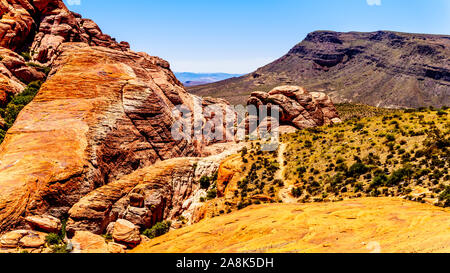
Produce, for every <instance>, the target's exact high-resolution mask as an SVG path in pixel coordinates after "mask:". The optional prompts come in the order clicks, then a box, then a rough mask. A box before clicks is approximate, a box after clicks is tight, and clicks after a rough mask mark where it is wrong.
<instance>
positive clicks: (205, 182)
mask: <svg viewBox="0 0 450 273" xmlns="http://www.w3.org/2000/svg"><path fill="white" fill-rule="evenodd" d="M210 186H211V179H210V178H209V177H208V176H202V178H200V187H201V188H202V189H204V190H207V189H209V187H210Z"/></svg>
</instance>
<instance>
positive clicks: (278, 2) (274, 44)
mask: <svg viewBox="0 0 450 273" xmlns="http://www.w3.org/2000/svg"><path fill="white" fill-rule="evenodd" d="M79 1H81V3H80V5H68V7H69V9H71V10H73V11H76V12H79V13H81V14H82V15H83V16H84V17H85V18H91V19H93V20H94V21H95V22H96V23H97V24H99V26H100V27H101V28H102V30H103V32H105V33H107V34H109V35H111V36H113V37H115V38H117V39H118V40H119V41H121V40H124V41H128V42H129V43H130V44H131V47H132V49H133V50H136V51H145V52H147V53H149V54H151V55H156V56H160V57H162V58H164V59H166V60H168V61H169V62H170V63H171V65H172V69H173V70H174V71H177V72H182V71H188V72H228V73H247V72H251V71H253V70H255V69H256V68H258V67H260V66H262V65H265V64H267V63H269V62H271V61H273V60H275V59H277V58H279V57H281V56H282V55H284V54H285V53H286V52H287V51H288V50H289V49H290V48H292V47H293V46H294V45H295V44H297V43H298V42H300V41H301V40H303V39H304V38H305V36H306V34H307V33H309V32H311V31H314V30H335V31H376V30H395V31H402V32H416V33H435V34H450V0H79ZM64 2H66V4H67V3H68V2H69V0H65V1H64ZM75 2H76V0H75ZM369 2H371V4H372V5H369Z"/></svg>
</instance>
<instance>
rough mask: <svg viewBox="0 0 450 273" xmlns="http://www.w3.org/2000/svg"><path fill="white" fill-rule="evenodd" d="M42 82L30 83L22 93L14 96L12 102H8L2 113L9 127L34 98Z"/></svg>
mask: <svg viewBox="0 0 450 273" xmlns="http://www.w3.org/2000/svg"><path fill="white" fill-rule="evenodd" d="M41 84H42V83H41V82H39V81H37V82H32V83H30V84H29V85H28V86H27V87H26V88H25V90H24V91H23V92H22V93H21V94H18V95H17V96H15V97H13V98H12V100H11V102H9V103H8V105H7V106H6V108H5V109H4V110H3V111H2V113H1V114H2V117H3V119H4V120H5V122H6V126H7V129H9V128H11V126H12V125H13V124H14V122H15V121H16V119H17V116H18V115H19V113H20V111H22V109H23V108H24V107H25V106H26V105H27V104H28V103H30V102H31V101H32V100H33V98H34V97H35V96H36V94H37V93H38V91H39V89H40V87H41Z"/></svg>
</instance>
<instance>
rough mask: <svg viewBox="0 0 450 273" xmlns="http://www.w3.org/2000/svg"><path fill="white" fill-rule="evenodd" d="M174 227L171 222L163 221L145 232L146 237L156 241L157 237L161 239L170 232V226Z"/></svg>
mask: <svg viewBox="0 0 450 273" xmlns="http://www.w3.org/2000/svg"><path fill="white" fill-rule="evenodd" d="M171 225H172V222H170V221H163V222H159V223H156V225H154V226H153V227H152V228H150V229H146V230H145V231H144V232H143V235H144V236H147V237H148V238H150V239H154V238H156V237H159V236H161V235H164V234H166V233H167V232H169V230H170V226H171Z"/></svg>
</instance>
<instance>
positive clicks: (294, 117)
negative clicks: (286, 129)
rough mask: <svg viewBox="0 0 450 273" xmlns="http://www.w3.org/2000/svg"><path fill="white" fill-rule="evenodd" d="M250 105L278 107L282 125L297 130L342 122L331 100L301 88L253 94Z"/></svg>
mask: <svg viewBox="0 0 450 273" xmlns="http://www.w3.org/2000/svg"><path fill="white" fill-rule="evenodd" d="M247 104H248V105H254V106H256V107H259V106H261V105H266V106H269V108H270V106H272V105H276V106H278V107H279V109H280V125H282V126H294V127H295V128H297V129H305V128H313V127H316V126H322V125H328V124H334V123H339V122H342V121H341V119H340V118H339V114H338V112H337V110H336V108H335V107H334V104H333V102H332V101H331V99H330V98H329V97H328V96H327V95H326V94H325V93H320V92H312V93H309V92H308V91H306V89H304V88H302V87H299V86H279V87H276V88H274V89H273V90H271V91H270V92H269V93H264V92H253V93H252V94H251V96H250V98H249V99H248V101H247Z"/></svg>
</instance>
